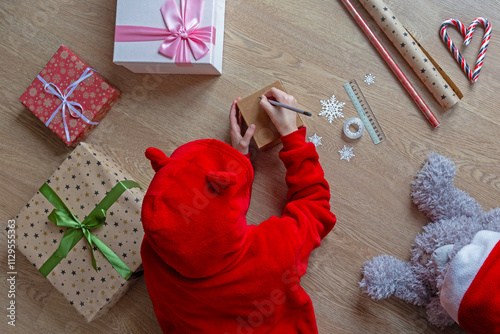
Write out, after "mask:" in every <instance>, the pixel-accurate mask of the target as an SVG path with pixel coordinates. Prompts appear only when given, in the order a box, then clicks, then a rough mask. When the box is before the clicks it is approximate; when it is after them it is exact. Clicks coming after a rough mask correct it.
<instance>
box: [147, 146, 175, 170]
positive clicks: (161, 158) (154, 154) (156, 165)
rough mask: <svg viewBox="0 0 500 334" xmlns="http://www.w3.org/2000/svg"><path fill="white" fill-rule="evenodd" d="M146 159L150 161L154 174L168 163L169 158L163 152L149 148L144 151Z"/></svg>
mask: <svg viewBox="0 0 500 334" xmlns="http://www.w3.org/2000/svg"><path fill="white" fill-rule="evenodd" d="M146 158H148V159H149V160H151V167H153V169H154V170H155V172H157V171H159V170H160V168H162V167H163V166H165V165H166V164H167V163H168V162H169V161H170V158H169V157H167V155H166V154H165V153H163V151H161V150H159V149H157V148H154V147H149V148H148V149H147V150H146Z"/></svg>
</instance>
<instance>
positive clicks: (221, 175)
mask: <svg viewBox="0 0 500 334" xmlns="http://www.w3.org/2000/svg"><path fill="white" fill-rule="evenodd" d="M207 180H208V182H210V184H211V185H212V186H213V187H214V188H215V189H220V188H222V189H226V188H228V187H230V186H234V185H235V184H236V183H238V175H236V174H234V173H230V172H208V174H207Z"/></svg>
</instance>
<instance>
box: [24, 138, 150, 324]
mask: <svg viewBox="0 0 500 334" xmlns="http://www.w3.org/2000/svg"><path fill="white" fill-rule="evenodd" d="M123 180H130V177H129V176H128V174H127V173H126V172H124V171H123V170H121V168H120V167H119V166H118V165H117V164H116V163H114V162H113V161H112V160H111V159H110V158H108V157H107V156H106V155H105V154H103V153H101V152H99V151H98V150H96V149H95V148H94V147H92V146H90V145H88V144H86V143H81V144H80V145H79V146H78V147H77V148H76V149H75V150H74V151H73V152H72V153H71V154H70V155H69V156H68V157H67V159H66V160H65V161H64V162H63V164H62V165H61V166H60V167H59V168H58V169H57V171H56V172H55V173H54V174H53V175H52V176H51V177H50V179H48V180H47V184H48V185H49V186H50V187H51V188H52V189H53V190H54V191H55V192H56V193H57V195H58V196H59V197H60V198H61V200H62V201H63V202H64V204H65V205H66V206H67V207H68V208H69V210H70V211H71V212H72V213H73V214H74V215H75V216H76V217H77V218H78V220H79V221H83V220H84V218H85V217H86V216H87V215H88V214H89V213H90V212H91V211H92V210H93V209H94V207H95V206H96V205H97V204H98V203H99V202H100V201H101V200H102V199H103V198H104V196H106V194H107V193H108V192H109V191H110V190H111V189H112V188H113V187H114V186H115V185H116V184H117V183H118V182H120V181H123ZM143 196H144V192H143V190H142V189H139V188H132V189H128V190H126V191H125V192H124V193H123V194H122V195H121V196H120V197H119V198H118V200H116V202H115V203H114V204H113V205H112V206H111V207H110V208H109V209H108V210H107V212H106V221H105V223H104V225H103V226H101V227H98V228H95V229H92V230H90V232H91V233H92V234H93V235H95V236H96V237H97V238H99V239H100V240H101V241H102V242H104V243H105V244H106V245H107V246H108V247H109V248H110V249H111V250H112V251H113V252H114V253H116V255H118V257H120V258H121V259H122V260H123V262H124V263H125V264H126V265H127V266H128V267H129V268H130V269H131V270H132V272H136V273H139V272H140V271H141V270H142V264H141V257H140V245H141V241H142V238H143V236H144V232H143V229H142V223H141V218H140V217H141V215H140V210H141V206H142V199H143ZM54 209H55V208H54V205H53V204H51V203H50V202H49V201H48V200H47V198H45V196H44V195H42V194H41V193H40V192H37V193H36V195H35V196H34V197H33V198H32V199H31V200H30V201H29V202H28V203H27V204H26V206H25V207H24V208H23V209H22V211H21V212H20V213H19V215H18V216H17V217H16V238H17V240H16V245H17V248H18V249H19V250H20V251H21V252H22V253H23V254H24V255H25V256H26V257H27V258H28V260H29V261H31V262H32V263H33V266H34V267H35V268H36V269H39V268H40V267H41V266H42V265H43V264H44V263H45V262H46V260H47V259H48V258H49V257H50V256H51V255H52V253H54V251H56V249H57V248H58V246H59V243H60V241H61V239H62V237H63V234H64V232H65V230H66V229H67V228H65V227H59V226H56V225H55V224H54V223H53V222H52V221H49V219H48V218H47V217H48V215H49V214H50V213H51V212H52V210H54ZM89 248H90V247H89V243H88V242H87V240H86V239H85V237H84V238H82V239H81V240H80V241H79V242H78V243H77V244H76V245H75V247H73V248H72V249H71V250H70V251H69V253H68V256H67V257H66V258H64V259H62V261H61V262H60V263H59V264H58V265H57V266H56V267H55V268H54V269H53V270H52V271H51V272H50V273H49V274H48V275H47V279H48V280H49V281H50V282H51V283H52V285H54V287H55V288H56V289H58V290H59V291H60V292H61V294H62V295H63V296H64V297H65V298H66V299H67V300H68V301H69V303H70V304H71V305H73V306H74V307H75V308H76V310H77V311H78V312H79V313H81V314H82V315H83V316H84V317H85V318H86V319H87V321H89V322H90V321H91V320H94V319H96V318H98V317H99V316H101V315H103V314H104V313H105V312H106V311H107V310H108V309H109V308H111V307H112V306H113V305H114V304H115V303H116V302H117V301H118V300H119V299H120V297H121V296H122V295H123V294H124V293H125V292H126V290H127V289H128V287H129V286H130V284H131V283H133V282H134V281H135V280H134V279H129V280H125V279H124V278H123V277H122V276H121V275H120V274H119V273H118V272H117V271H116V270H115V269H114V268H113V266H112V265H111V264H110V263H109V261H108V260H107V259H106V258H105V257H104V256H103V255H102V253H101V252H100V251H99V250H98V249H97V248H96V247H95V246H94V256H95V260H96V265H97V270H94V268H93V267H92V258H91V253H90V249H89ZM33 274H40V272H38V271H36V272H35V270H34V271H33ZM134 276H136V275H133V277H134Z"/></svg>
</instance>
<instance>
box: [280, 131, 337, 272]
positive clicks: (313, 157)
mask: <svg viewBox="0 0 500 334" xmlns="http://www.w3.org/2000/svg"><path fill="white" fill-rule="evenodd" d="M305 137H306V129H305V127H303V128H301V129H299V130H297V131H295V132H293V133H291V134H289V135H287V136H283V137H281V141H282V143H283V149H282V150H281V151H280V154H279V156H280V159H281V161H283V163H284V164H285V167H286V169H287V172H286V183H287V186H288V194H287V204H286V206H285V209H284V211H283V215H282V219H283V223H284V225H285V226H284V229H285V231H286V234H285V235H284V236H283V237H286V238H288V239H289V241H290V242H291V244H292V247H293V248H294V251H295V254H296V263H297V269H298V270H297V271H298V275H299V277H300V276H302V275H304V274H305V272H306V269H307V262H308V260H309V254H310V253H311V251H312V250H313V249H314V248H316V247H318V246H319V245H320V244H321V239H323V238H324V237H325V236H326V235H327V234H328V233H329V232H330V231H331V230H332V228H333V226H334V225H335V222H336V218H335V215H334V214H333V213H332V212H331V211H330V186H329V185H328V182H327V181H326V180H325V177H324V173H323V168H321V165H320V164H319V156H318V154H317V152H316V147H315V146H314V144H312V143H306V141H305Z"/></svg>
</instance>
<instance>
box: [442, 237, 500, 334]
mask: <svg viewBox="0 0 500 334" xmlns="http://www.w3.org/2000/svg"><path fill="white" fill-rule="evenodd" d="M440 299H441V305H443V307H444V309H445V310H446V311H447V312H448V314H449V315H450V316H451V317H452V318H453V319H454V320H455V321H456V322H458V324H459V325H460V326H461V327H462V328H463V329H464V330H466V331H467V332H469V333H488V334H494V333H500V233H498V232H493V231H480V232H478V233H477V234H476V235H475V236H474V239H473V240H472V242H471V243H470V244H469V245H467V246H465V247H463V248H462V249H461V250H460V251H459V252H458V253H457V254H456V256H455V258H454V259H453V261H452V262H451V263H450V267H449V269H448V271H447V272H446V275H445V278H444V282H443V287H442V289H441V293H440Z"/></svg>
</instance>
